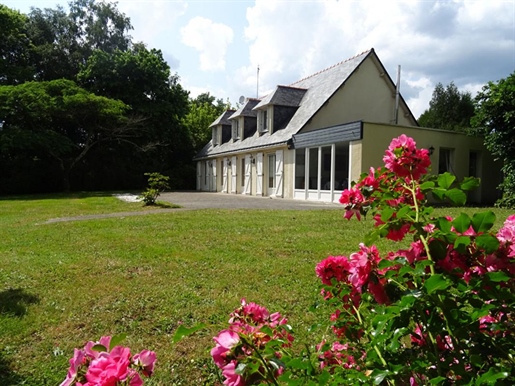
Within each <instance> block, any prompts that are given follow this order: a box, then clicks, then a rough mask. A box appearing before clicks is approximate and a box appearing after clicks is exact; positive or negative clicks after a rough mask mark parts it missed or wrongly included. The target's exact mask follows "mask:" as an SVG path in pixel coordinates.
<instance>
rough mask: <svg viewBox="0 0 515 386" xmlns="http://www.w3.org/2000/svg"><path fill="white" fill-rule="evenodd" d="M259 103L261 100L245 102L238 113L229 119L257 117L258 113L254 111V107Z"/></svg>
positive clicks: (251, 99) (253, 99)
mask: <svg viewBox="0 0 515 386" xmlns="http://www.w3.org/2000/svg"><path fill="white" fill-rule="evenodd" d="M258 103H259V99H256V98H249V99H247V100H246V101H245V103H244V104H243V105H241V106H240V108H239V109H238V110H236V112H235V113H234V114H233V115H231V116H230V117H229V119H234V118H237V117H257V111H255V110H254V107H255V106H256V105H257V104H258Z"/></svg>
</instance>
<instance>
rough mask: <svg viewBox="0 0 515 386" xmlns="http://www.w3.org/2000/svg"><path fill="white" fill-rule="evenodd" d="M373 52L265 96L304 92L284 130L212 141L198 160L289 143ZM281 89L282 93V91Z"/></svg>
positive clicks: (280, 98) (357, 56)
mask: <svg viewBox="0 0 515 386" xmlns="http://www.w3.org/2000/svg"><path fill="white" fill-rule="evenodd" d="M372 53H374V49H371V50H368V51H365V52H363V53H361V54H359V55H356V56H354V57H352V58H350V59H347V60H345V61H343V62H340V63H337V64H335V65H334V66H332V67H329V68H327V69H325V70H322V71H319V72H317V73H316V74H313V75H311V76H308V77H306V78H304V79H301V80H299V81H297V82H295V83H293V84H291V85H289V86H286V87H285V86H279V87H278V88H277V89H276V90H274V92H272V93H271V94H270V95H267V96H266V97H264V98H263V99H262V102H263V103H272V101H273V99H274V97H277V98H278V99H277V100H278V101H283V99H284V98H286V99H288V98H289V97H291V96H292V95H293V94H294V93H292V92H291V90H294V89H297V90H299V89H300V90H301V91H302V92H303V95H302V97H301V100H300V105H299V107H298V109H297V111H296V112H295V114H294V115H293V117H292V119H291V120H290V122H289V123H288V125H287V126H286V127H285V128H284V129H283V130H279V131H276V132H274V133H273V134H270V133H265V134H262V135H260V134H259V133H256V134H255V135H254V136H252V137H250V138H246V139H244V140H243V141H241V140H236V141H232V140H231V141H229V142H227V143H224V144H221V145H217V146H213V144H212V142H211V141H210V142H209V143H208V144H206V146H204V148H203V149H202V150H201V151H199V152H198V154H197V155H196V156H195V159H202V158H209V157H212V156H216V155H220V154H225V153H233V152H244V151H246V150H249V149H258V148H264V147H271V146H276V145H279V144H284V143H286V142H287V141H288V140H289V139H290V138H291V137H292V135H294V134H296V133H297V132H298V131H299V130H301V129H302V128H303V126H304V125H305V124H306V123H307V122H308V121H309V119H310V118H311V117H312V116H313V115H314V114H315V113H316V112H317V111H318V110H319V109H320V108H321V107H322V106H323V105H324V103H325V102H326V101H327V100H328V99H329V98H330V97H331V96H332V95H333V94H334V93H335V92H336V91H337V90H338V89H339V88H340V86H341V85H342V84H343V83H344V82H345V81H346V80H347V79H348V78H349V77H350V76H351V75H352V73H353V72H354V71H355V70H356V69H357V68H358V67H359V65H360V64H361V63H362V62H363V61H364V60H365V59H366V58H367V57H368V56H369V55H370V54H372ZM278 90H281V91H280V92H278ZM286 90H290V91H286ZM304 90H305V91H304ZM276 94H277V96H276ZM299 94H300V91H298V94H295V95H296V96H297V97H298V96H299ZM265 101H269V102H265ZM259 105H261V106H264V104H262V103H259V104H258V105H257V106H256V107H258V106H259ZM219 119H220V118H219ZM217 121H218V120H217ZM215 122H216V121H215ZM213 125H215V123H213V124H212V125H211V126H210V127H212V126H213Z"/></svg>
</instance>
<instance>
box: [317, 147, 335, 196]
mask: <svg viewBox="0 0 515 386" xmlns="http://www.w3.org/2000/svg"><path fill="white" fill-rule="evenodd" d="M321 151H322V170H320V172H321V176H320V178H321V179H322V181H321V184H320V188H321V189H322V190H331V153H332V152H331V146H325V147H322V148H321ZM333 186H334V188H335V189H336V186H335V184H334V182H333Z"/></svg>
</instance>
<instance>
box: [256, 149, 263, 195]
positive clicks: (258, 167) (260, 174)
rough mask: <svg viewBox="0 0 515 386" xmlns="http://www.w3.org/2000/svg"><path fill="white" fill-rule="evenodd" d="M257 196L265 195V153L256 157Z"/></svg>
mask: <svg viewBox="0 0 515 386" xmlns="http://www.w3.org/2000/svg"><path fill="white" fill-rule="evenodd" d="M256 175H257V177H256V196H262V195H263V153H257V156H256Z"/></svg>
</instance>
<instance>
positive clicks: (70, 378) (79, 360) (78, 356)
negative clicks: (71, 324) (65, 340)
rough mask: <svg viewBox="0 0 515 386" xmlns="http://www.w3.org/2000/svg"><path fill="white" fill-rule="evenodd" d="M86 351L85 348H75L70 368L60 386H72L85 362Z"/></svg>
mask: <svg viewBox="0 0 515 386" xmlns="http://www.w3.org/2000/svg"><path fill="white" fill-rule="evenodd" d="M84 357H85V352H84V351H83V350H77V349H75V350H74V354H73V358H71V359H70V369H69V370H68V374H66V379H65V380H64V381H63V382H62V383H61V384H60V385H59V386H71V385H72V384H73V382H74V381H75V378H76V377H77V371H78V370H79V367H80V366H81V365H82V364H83V362H84Z"/></svg>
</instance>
